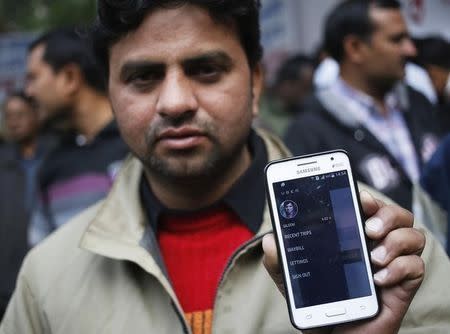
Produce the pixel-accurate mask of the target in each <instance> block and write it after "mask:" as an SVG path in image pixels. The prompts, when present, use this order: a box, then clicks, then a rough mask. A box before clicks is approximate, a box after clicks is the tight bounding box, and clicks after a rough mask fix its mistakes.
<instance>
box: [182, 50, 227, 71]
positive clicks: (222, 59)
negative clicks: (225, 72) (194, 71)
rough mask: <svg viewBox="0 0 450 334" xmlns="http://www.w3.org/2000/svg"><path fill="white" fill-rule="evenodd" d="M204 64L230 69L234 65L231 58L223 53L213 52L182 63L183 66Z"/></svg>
mask: <svg viewBox="0 0 450 334" xmlns="http://www.w3.org/2000/svg"><path fill="white" fill-rule="evenodd" d="M204 63H215V64H218V65H221V66H223V67H226V68H229V67H231V65H232V64H233V61H232V59H231V57H230V56H229V55H228V54H226V53H225V52H223V51H212V52H207V53H203V54H201V55H198V56H194V57H190V58H187V59H185V60H183V61H182V64H183V66H192V65H197V64H204Z"/></svg>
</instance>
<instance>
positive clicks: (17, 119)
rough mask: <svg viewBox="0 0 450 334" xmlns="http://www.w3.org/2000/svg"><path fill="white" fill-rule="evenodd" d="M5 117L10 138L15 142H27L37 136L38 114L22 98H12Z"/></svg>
mask: <svg viewBox="0 0 450 334" xmlns="http://www.w3.org/2000/svg"><path fill="white" fill-rule="evenodd" d="M3 116H4V120H5V125H6V130H7V133H8V136H9V138H10V139H11V140H13V141H14V142H23V141H27V140H29V139H31V138H33V137H34V136H35V135H36V133H37V129H38V116H37V113H36V111H35V110H33V109H32V107H31V106H30V105H29V104H27V103H25V101H23V100H22V99H21V98H18V97H12V98H10V99H9V100H8V101H7V103H6V104H5V108H4V112H3Z"/></svg>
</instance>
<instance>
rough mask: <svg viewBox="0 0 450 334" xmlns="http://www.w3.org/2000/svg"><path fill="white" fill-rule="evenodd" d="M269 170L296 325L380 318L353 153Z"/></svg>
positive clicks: (269, 186)
mask: <svg viewBox="0 0 450 334" xmlns="http://www.w3.org/2000/svg"><path fill="white" fill-rule="evenodd" d="M265 175H266V192H267V198H268V203H269V207H270V212H271V218H272V224H273V229H274V234H275V236H276V240H277V248H278V256H279V258H280V259H281V261H280V262H281V265H282V269H283V276H284V285H285V296H286V301H287V303H288V309H289V315H290V318H291V322H292V324H293V325H294V326H295V327H296V328H298V329H309V328H315V327H321V326H328V325H334V324H340V323H344V322H350V321H355V320H361V319H366V318H370V317H374V316H375V315H376V314H377V313H378V310H379V303H378V299H377V295H376V290H375V285H374V282H373V275H372V268H371V265H370V259H369V252H368V249H367V242H366V238H365V234H364V228H363V216H362V210H361V205H360V201H359V193H358V189H357V184H356V181H355V180H354V177H353V175H352V169H351V166H350V160H349V157H348V154H347V153H346V152H345V151H343V150H337V151H329V152H322V153H317V154H312V155H306V156H301V157H294V158H289V159H283V160H278V161H273V162H270V163H269V164H268V165H267V166H266V169H265Z"/></svg>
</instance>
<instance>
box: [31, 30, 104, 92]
mask: <svg viewBox="0 0 450 334" xmlns="http://www.w3.org/2000/svg"><path fill="white" fill-rule="evenodd" d="M40 45H44V46H45V51H44V55H43V61H44V62H46V63H47V64H49V65H50V66H51V68H52V69H53V71H55V72H58V71H60V70H61V69H62V68H63V67H64V66H66V65H68V64H75V65H78V66H79V68H80V70H81V73H82V75H83V77H84V79H85V80H86V83H87V84H88V85H89V86H90V87H92V88H93V89H95V90H97V91H98V92H100V93H105V91H106V84H105V78H104V74H103V69H102V67H101V65H100V64H99V62H98V61H97V58H96V56H95V54H94V51H93V49H92V42H91V40H90V35H89V32H88V31H86V29H84V31H83V30H82V29H78V28H61V29H55V30H51V31H49V32H47V33H45V34H43V35H41V36H40V37H38V38H37V39H36V40H34V41H33V42H32V43H31V44H30V46H29V48H28V50H29V51H30V52H31V51H32V50H33V49H35V48H36V47H38V46H40Z"/></svg>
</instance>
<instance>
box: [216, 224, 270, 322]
mask: <svg viewBox="0 0 450 334" xmlns="http://www.w3.org/2000/svg"><path fill="white" fill-rule="evenodd" d="M267 233H270V232H267ZM267 233H264V234H262V235H260V236H257V237H254V238H252V239H250V240H248V241H246V242H245V243H243V244H242V245H241V246H239V247H238V249H236V251H234V253H233V254H232V255H231V256H230V258H229V259H228V261H227V264H226V266H225V269H224V270H223V272H222V275H221V276H220V279H219V284H218V285H217V288H216V292H215V295H214V296H215V297H214V305H213V320H212V325H211V328H214V326H213V325H214V312H215V310H216V303H217V293H218V292H219V289H220V286H221V285H222V283H223V280H224V279H225V276H226V274H227V273H228V271H229V270H230V268H231V263H233V261H234V260H235V259H236V258H237V257H238V256H239V255H241V254H240V253H241V251H242V250H244V249H245V248H247V247H249V246H250V245H251V244H256V243H257V242H258V241H259V240H261V239H262V238H263V237H264V236H265V235H266V234H267Z"/></svg>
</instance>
